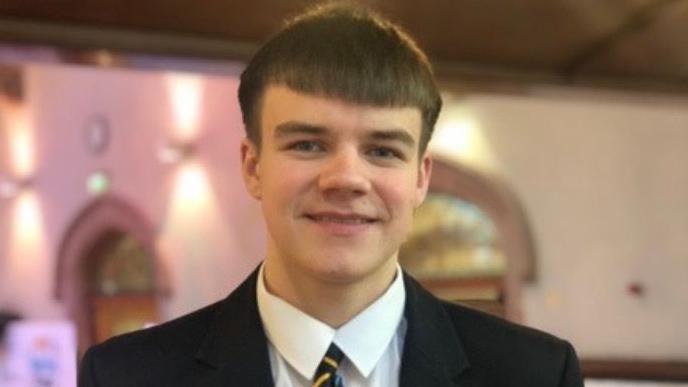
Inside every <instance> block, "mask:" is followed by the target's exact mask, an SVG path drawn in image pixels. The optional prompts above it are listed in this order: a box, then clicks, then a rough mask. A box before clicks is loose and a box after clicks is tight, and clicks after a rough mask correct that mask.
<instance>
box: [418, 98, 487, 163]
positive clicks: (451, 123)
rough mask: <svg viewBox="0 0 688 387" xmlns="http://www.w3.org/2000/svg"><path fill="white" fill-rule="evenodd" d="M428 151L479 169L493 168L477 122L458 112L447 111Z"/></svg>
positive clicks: (439, 123)
mask: <svg viewBox="0 0 688 387" xmlns="http://www.w3.org/2000/svg"><path fill="white" fill-rule="evenodd" d="M430 150H431V151H432V152H433V153H435V154H439V155H441V156H444V157H447V158H449V159H452V160H458V161H461V162H465V163H467V164H470V165H473V166H477V167H480V168H487V169H491V168H493V167H494V158H493V155H492V152H491V150H490V148H489V146H488V144H487V141H486V140H485V137H484V135H483V132H482V130H481V128H480V125H479V124H478V122H477V121H476V120H474V119H472V118H471V117H470V116H469V115H468V114H466V113H465V112H462V111H460V110H454V111H452V110H449V112H448V113H446V114H445V115H444V116H443V117H442V118H441V119H440V121H439V122H438V124H437V127H436V129H435V134H434V135H433V139H432V141H431V143H430Z"/></svg>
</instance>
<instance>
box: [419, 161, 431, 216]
mask: <svg viewBox="0 0 688 387" xmlns="http://www.w3.org/2000/svg"><path fill="white" fill-rule="evenodd" d="M431 173H432V158H431V157H430V155H429V154H428V152H425V154H424V155H423V158H422V159H421V161H420V163H419V166H418V181H417V182H416V202H415V207H416V208H417V207H418V206H420V205H421V204H422V203H423V200H425V196H426V195H427V193H428V187H429V186H430V174H431Z"/></svg>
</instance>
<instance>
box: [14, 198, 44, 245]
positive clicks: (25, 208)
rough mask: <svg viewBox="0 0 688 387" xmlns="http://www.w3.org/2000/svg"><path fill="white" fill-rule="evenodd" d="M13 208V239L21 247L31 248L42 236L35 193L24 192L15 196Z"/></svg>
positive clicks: (39, 211) (40, 218) (40, 219)
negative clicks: (15, 200)
mask: <svg viewBox="0 0 688 387" xmlns="http://www.w3.org/2000/svg"><path fill="white" fill-rule="evenodd" d="M15 206H16V207H15V209H14V211H15V212H14V222H13V231H14V237H13V240H14V241H15V242H17V244H18V245H19V246H21V247H23V248H29V249H30V248H31V247H32V246H34V245H35V244H36V243H38V242H40V240H41V239H42V237H43V235H42V234H43V225H42V217H41V210H40V206H39V203H38V199H37V198H36V195H35V194H33V193H31V192H25V193H23V194H21V195H20V196H19V197H18V198H17V202H16V203H15Z"/></svg>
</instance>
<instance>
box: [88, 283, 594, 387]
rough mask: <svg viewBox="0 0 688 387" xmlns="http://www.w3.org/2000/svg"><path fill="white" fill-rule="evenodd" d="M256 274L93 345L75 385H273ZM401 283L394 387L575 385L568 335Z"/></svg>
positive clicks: (576, 376)
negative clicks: (187, 308) (212, 299)
mask: <svg viewBox="0 0 688 387" xmlns="http://www.w3.org/2000/svg"><path fill="white" fill-rule="evenodd" d="M256 278H257V270H256V271H255V272H254V273H253V274H252V275H251V276H250V277H249V278H248V279H247V280H246V281H244V283H243V284H241V286H239V287H238V288H237V289H236V290H235V291H234V292H232V294H230V295H229V297H227V298H226V299H224V300H222V301H219V302H217V303H215V304H212V305H210V306H207V307H205V308H203V309H200V310H198V311H196V312H193V313H191V314H189V315H186V316H183V317H181V318H178V319H176V320H173V321H170V322H168V323H165V324H161V325H159V326H156V327H154V328H149V329H145V330H142V331H138V332H134V333H130V334H127V335H123V336H119V337H116V338H113V339H110V340H108V341H106V342H105V343H102V344H100V345H97V346H94V347H92V348H91V349H89V350H88V351H87V353H86V355H85V356H84V358H83V361H82V364H81V369H80V372H79V386H81V387H91V386H93V387H95V386H99V387H143V386H161V387H174V386H180V387H182V386H183V387H191V386H199V387H200V386H223V387H227V386H237V387H268V386H272V385H273V384H274V383H273V381H272V375H271V368H270V360H269V356H268V346H267V339H266V336H265V332H264V331H263V326H262V323H261V320H260V316H259V314H258V307H257V304H256ZM404 283H405V286H406V310H405V316H406V319H407V322H408V330H407V333H406V341H405V343H404V352H403V355H402V362H401V375H400V385H401V386H402V387H424V386H428V387H445V386H446V387H449V386H460V387H470V386H473V387H582V386H583V382H582V380H581V376H580V372H579V369H578V360H577V358H576V354H575V352H574V350H573V348H572V347H571V345H570V344H569V343H567V342H566V341H563V340H560V339H558V338H556V337H553V336H551V335H548V334H546V333H543V332H539V331H536V330H533V329H530V328H525V327H522V326H518V325H515V324H512V323H509V322H506V321H504V320H501V319H499V318H496V317H493V316H490V315H487V314H484V313H481V312H477V311H474V310H472V309H468V308H464V307H461V306H456V305H453V304H450V303H447V302H443V301H440V300H438V299H437V298H435V297H434V296H432V295H431V294H430V293H428V292H427V291H425V290H424V289H423V288H421V287H420V285H419V284H418V283H417V282H416V281H415V280H413V279H412V278H410V277H409V276H407V275H405V277H404ZM304 345H308V344H307V343H304ZM390 387H392V386H390Z"/></svg>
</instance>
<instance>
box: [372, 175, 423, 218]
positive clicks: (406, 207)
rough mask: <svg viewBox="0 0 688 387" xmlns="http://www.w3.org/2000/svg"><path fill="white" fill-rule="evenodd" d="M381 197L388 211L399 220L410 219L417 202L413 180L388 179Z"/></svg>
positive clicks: (407, 178)
mask: <svg viewBox="0 0 688 387" xmlns="http://www.w3.org/2000/svg"><path fill="white" fill-rule="evenodd" d="M381 192H382V193H381V195H382V196H383V200H384V202H385V203H386V205H387V207H388V209H389V210H390V211H391V212H392V213H393V215H394V216H396V217H397V218H401V219H406V218H410V217H412V214H413V209H414V208H415V206H416V202H417V198H418V195H417V190H416V186H415V180H414V179H412V178H409V177H407V176H404V178H396V179H389V180H388V181H386V182H385V183H384V185H383V188H382V189H381Z"/></svg>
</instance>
